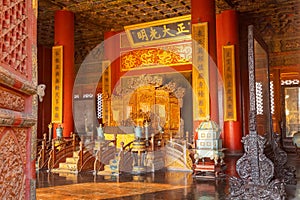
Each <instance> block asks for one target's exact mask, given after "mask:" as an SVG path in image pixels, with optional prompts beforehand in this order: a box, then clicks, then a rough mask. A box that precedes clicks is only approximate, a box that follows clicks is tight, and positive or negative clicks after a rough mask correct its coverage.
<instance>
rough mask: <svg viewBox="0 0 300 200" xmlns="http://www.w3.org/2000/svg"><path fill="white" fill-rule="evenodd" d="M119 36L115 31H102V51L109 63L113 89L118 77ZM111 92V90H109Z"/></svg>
mask: <svg viewBox="0 0 300 200" xmlns="http://www.w3.org/2000/svg"><path fill="white" fill-rule="evenodd" d="M118 44H120V43H119V37H118V35H117V32H116V31H113V30H111V31H108V32H105V33H104V53H105V59H108V60H109V61H110V62H111V64H110V67H111V89H112V90H113V89H114V86H115V85H116V83H117V81H118V79H119V74H120V70H119V65H118V61H119V51H120V50H119V45H118ZM111 92H113V91H111Z"/></svg>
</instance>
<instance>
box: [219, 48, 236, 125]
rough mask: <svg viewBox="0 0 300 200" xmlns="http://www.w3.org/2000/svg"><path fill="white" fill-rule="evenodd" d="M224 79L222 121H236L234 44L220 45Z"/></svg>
mask: <svg viewBox="0 0 300 200" xmlns="http://www.w3.org/2000/svg"><path fill="white" fill-rule="evenodd" d="M222 63H223V80H224V121H231V120H232V121H236V86H235V55H234V45H225V46H223V47H222Z"/></svg>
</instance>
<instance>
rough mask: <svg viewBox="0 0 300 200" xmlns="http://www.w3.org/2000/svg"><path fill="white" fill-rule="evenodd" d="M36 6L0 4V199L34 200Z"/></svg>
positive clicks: (25, 1) (11, 0) (4, 0)
mask: <svg viewBox="0 0 300 200" xmlns="http://www.w3.org/2000/svg"><path fill="white" fill-rule="evenodd" d="M36 18H37V2H36V1H35V0H33V1H31V0H0V199H35V178H34V177H35V167H34V165H35V152H36V147H35V143H36V142H35V141H36V119H37V117H36V116H37V104H38V102H37V95H36V91H37V89H36V88H37V60H36V54H37V47H36Z"/></svg>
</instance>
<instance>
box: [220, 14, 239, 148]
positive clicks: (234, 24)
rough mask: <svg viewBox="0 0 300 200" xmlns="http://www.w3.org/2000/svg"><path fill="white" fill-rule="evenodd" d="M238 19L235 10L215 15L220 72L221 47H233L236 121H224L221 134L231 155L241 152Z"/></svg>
mask: <svg viewBox="0 0 300 200" xmlns="http://www.w3.org/2000/svg"><path fill="white" fill-rule="evenodd" d="M238 33H239V32H238V17H237V12H236V11H235V10H226V11H223V12H222V13H221V14H219V15H217V49H218V66H219V70H220V72H223V69H222V66H223V64H222V46H223V45H228V44H231V45H234V47H235V80H236V85H235V87H236V112H237V120H236V121H224V130H223V133H222V138H223V144H224V146H225V147H226V148H228V152H229V153H231V154H234V153H240V152H241V151H242V143H241V139H242V129H241V124H242V123H241V112H240V110H241V109H240V104H241V101H240V99H241V98H240V84H241V81H240V76H239V74H240V65H239V49H238V48H239V34H238Z"/></svg>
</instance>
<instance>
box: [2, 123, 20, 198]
mask: <svg viewBox="0 0 300 200" xmlns="http://www.w3.org/2000/svg"><path fill="white" fill-rule="evenodd" d="M0 155H5V156H0V185H1V186H3V187H4V189H2V190H0V197H3V198H4V199H24V198H25V167H26V165H25V164H26V130H25V129H13V130H12V129H7V128H5V127H1V128H0Z"/></svg>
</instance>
